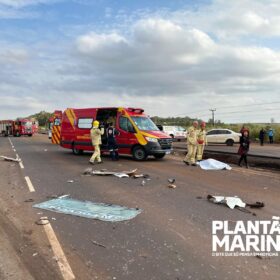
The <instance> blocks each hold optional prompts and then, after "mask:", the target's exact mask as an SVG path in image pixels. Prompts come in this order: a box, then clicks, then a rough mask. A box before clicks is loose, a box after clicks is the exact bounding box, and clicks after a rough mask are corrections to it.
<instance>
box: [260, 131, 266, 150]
mask: <svg viewBox="0 0 280 280" xmlns="http://www.w3.org/2000/svg"><path fill="white" fill-rule="evenodd" d="M264 136H265V130H264V129H263V128H262V129H261V130H260V133H259V139H260V144H261V146H263V142H264Z"/></svg>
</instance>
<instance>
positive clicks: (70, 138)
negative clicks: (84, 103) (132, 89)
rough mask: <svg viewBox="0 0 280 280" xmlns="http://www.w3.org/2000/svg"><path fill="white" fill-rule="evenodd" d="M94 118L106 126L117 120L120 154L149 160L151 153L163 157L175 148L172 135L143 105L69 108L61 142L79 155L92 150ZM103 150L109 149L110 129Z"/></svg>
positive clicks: (63, 121) (117, 139)
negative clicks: (150, 116)
mask: <svg viewBox="0 0 280 280" xmlns="http://www.w3.org/2000/svg"><path fill="white" fill-rule="evenodd" d="M94 120H98V121H99V122H100V124H101V125H103V126H104V128H105V130H106V128H107V127H108V126H109V123H112V122H113V123H114V124H115V127H116V129H117V130H118V131H119V135H117V136H116V141H117V143H118V146H119V153H120V154H123V155H132V156H133V158H134V159H136V160H145V159H146V158H147V157H148V156H149V155H152V156H154V157H155V158H156V159H161V158H163V157H164V156H165V155H166V154H169V153H170V152H171V149H172V138H171V137H170V136H169V135H167V134H165V133H163V132H161V131H160V130H159V129H158V127H157V126H156V125H155V124H154V123H153V121H152V120H151V119H150V118H149V117H148V116H147V115H145V114H144V110H143V109H141V108H122V107H114V108H87V109H72V108H68V109H66V110H65V111H64V112H63V114H62V122H61V135H60V145H61V146H62V147H64V148H67V149H72V151H73V153H74V154H77V155H78V154H82V153H83V151H92V150H93V147H92V143H91V139H90V129H91V128H92V122H93V121H94ZM54 126H55V125H54ZM101 151H102V152H103V153H106V152H108V147H107V136H106V133H104V135H103V136H102V145H101Z"/></svg>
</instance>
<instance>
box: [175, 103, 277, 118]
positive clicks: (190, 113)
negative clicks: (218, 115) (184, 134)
mask: <svg viewBox="0 0 280 280" xmlns="http://www.w3.org/2000/svg"><path fill="white" fill-rule="evenodd" d="M274 104H280V102H267V103H256V104H247V105H233V106H223V107H217V108H216V109H219V110H223V109H224V108H242V107H252V106H264V105H274ZM201 111H203V110H202V109H201V110H199V111H193V112H188V113H182V114H178V115H176V116H183V115H185V116H189V115H192V114H196V113H201Z"/></svg>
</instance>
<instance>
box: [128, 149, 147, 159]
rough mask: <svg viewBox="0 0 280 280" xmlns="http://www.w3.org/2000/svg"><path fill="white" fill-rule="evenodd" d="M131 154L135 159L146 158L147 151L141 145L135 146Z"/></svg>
mask: <svg viewBox="0 0 280 280" xmlns="http://www.w3.org/2000/svg"><path fill="white" fill-rule="evenodd" d="M132 156H133V158H134V159H135V160H139V161H140V160H145V159H146V158H147V153H146V151H145V150H144V148H143V147H141V146H136V147H134V148H133V150H132Z"/></svg>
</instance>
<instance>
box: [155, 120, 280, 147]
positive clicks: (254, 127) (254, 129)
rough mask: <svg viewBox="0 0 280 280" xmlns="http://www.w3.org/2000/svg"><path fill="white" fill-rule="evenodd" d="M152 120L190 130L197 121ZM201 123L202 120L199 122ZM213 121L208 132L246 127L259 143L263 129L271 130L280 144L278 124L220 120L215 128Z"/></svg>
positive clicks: (252, 138) (208, 124)
mask: <svg viewBox="0 0 280 280" xmlns="http://www.w3.org/2000/svg"><path fill="white" fill-rule="evenodd" d="M152 120H153V121H154V122H155V123H156V124H161V125H179V126H182V127H184V128H188V127H189V126H191V125H192V122H193V121H194V120H196V119H192V118H189V117H176V118H174V117H169V118H161V117H152ZM198 121H201V120H198ZM211 122H212V120H211V119H210V120H209V121H208V122H207V127H206V129H207V130H210V129H213V128H228V129H231V130H233V131H235V132H239V131H240V129H241V127H242V126H243V125H245V127H246V128H248V129H249V131H250V138H251V140H253V141H259V132H260V130H261V129H262V128H263V129H264V130H266V131H268V130H269V129H270V128H272V129H273V130H274V141H275V142H278V143H279V142H280V124H278V123H273V124H270V123H244V124H243V123H242V124H241V123H238V124H226V123H223V122H221V121H219V120H217V121H216V122H215V126H213V124H212V123H211ZM265 142H268V136H267V135H266V137H265Z"/></svg>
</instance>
